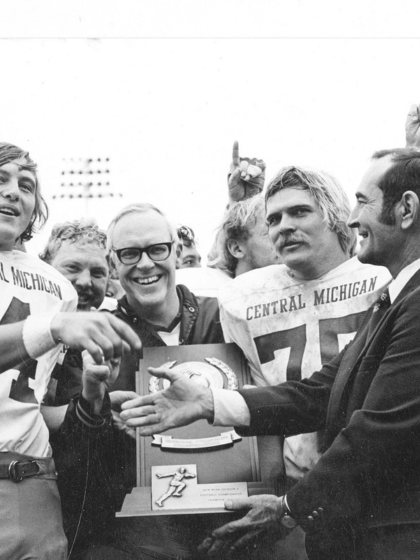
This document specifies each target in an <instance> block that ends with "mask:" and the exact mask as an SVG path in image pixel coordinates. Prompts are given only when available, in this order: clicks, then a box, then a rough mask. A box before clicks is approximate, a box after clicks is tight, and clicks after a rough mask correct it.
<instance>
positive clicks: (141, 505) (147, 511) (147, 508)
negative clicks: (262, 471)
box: [115, 482, 275, 517]
mask: <svg viewBox="0 0 420 560" xmlns="http://www.w3.org/2000/svg"><path fill="white" fill-rule="evenodd" d="M246 484H247V488H248V496H255V495H258V494H274V493H275V492H274V488H273V487H272V486H267V484H265V483H264V482H248V483H246ZM211 513H225V514H226V513H230V514H232V513H234V512H232V511H228V510H226V509H224V508H220V507H217V508H194V509H189V508H184V509H170V510H156V509H153V508H152V489H151V487H150V486H137V487H136V488H133V490H132V491H131V492H130V494H127V495H126V497H125V500H124V503H123V506H122V508H121V511H119V512H117V513H116V514H115V515H116V517H146V516H147V517H152V516H163V515H166V516H167V515H192V514H194V515H197V514H211Z"/></svg>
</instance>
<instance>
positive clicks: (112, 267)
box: [106, 253, 118, 280]
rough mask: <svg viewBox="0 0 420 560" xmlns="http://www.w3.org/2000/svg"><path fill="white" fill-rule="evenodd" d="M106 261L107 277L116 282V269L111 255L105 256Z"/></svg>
mask: <svg viewBox="0 0 420 560" xmlns="http://www.w3.org/2000/svg"><path fill="white" fill-rule="evenodd" d="M106 260H107V262H108V268H109V277H110V278H114V280H118V272H117V267H116V266H115V262H114V257H113V256H112V253H108V254H107V256H106Z"/></svg>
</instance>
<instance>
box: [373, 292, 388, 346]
mask: <svg viewBox="0 0 420 560" xmlns="http://www.w3.org/2000/svg"><path fill="white" fill-rule="evenodd" d="M390 305H391V300H390V298H389V291H388V288H387V289H386V290H385V291H384V292H382V294H381V296H380V298H379V299H378V301H377V302H376V303H375V305H374V306H373V311H372V315H371V318H370V321H369V332H368V334H369V335H370V334H371V333H372V332H373V331H374V330H375V328H376V326H377V325H378V324H379V321H380V320H381V319H382V317H383V316H384V315H385V313H386V312H387V311H388V309H389V307H390Z"/></svg>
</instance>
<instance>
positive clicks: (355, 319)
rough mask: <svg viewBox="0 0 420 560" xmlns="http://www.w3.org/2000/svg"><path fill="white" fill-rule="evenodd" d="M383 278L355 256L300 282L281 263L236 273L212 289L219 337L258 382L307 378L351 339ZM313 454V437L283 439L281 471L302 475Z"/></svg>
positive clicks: (383, 272)
mask: <svg viewBox="0 0 420 560" xmlns="http://www.w3.org/2000/svg"><path fill="white" fill-rule="evenodd" d="M390 281H391V276H390V274H389V272H388V271H387V269H385V268H383V267H377V266H371V265H364V264H362V263H360V261H359V260H358V259H357V258H356V257H354V258H352V259H350V260H348V261H346V262H345V263H343V264H341V265H340V266H338V267H337V268H334V269H333V270H331V271H330V272H328V273H327V274H325V275H324V276H322V277H321V278H317V279H316V280H311V281H306V282H305V281H298V280H296V279H294V278H293V277H292V276H290V271H289V269H288V268H287V267H286V266H285V265H273V266H269V267H266V268H260V269H257V270H253V271H251V272H248V273H246V274H242V275H240V276H238V277H237V278H235V279H234V280H232V281H231V282H229V283H228V284H226V285H225V286H223V287H222V288H221V290H220V292H219V304H220V317H221V321H222V327H223V332H224V335H225V339H226V342H236V344H237V345H238V346H240V347H241V348H242V350H243V352H244V353H245V356H246V358H247V360H248V363H249V366H250V368H251V375H252V378H253V380H254V382H255V384H256V385H258V386H267V385H277V384H279V383H282V382H284V381H286V380H288V381H290V380H299V379H302V378H306V377H309V376H311V375H312V373H313V372H314V371H316V370H318V369H320V368H321V366H322V364H323V363H327V362H329V361H330V360H331V359H332V358H333V357H334V356H336V355H337V354H338V353H339V352H340V351H341V350H342V349H343V348H344V347H345V346H346V344H348V343H349V342H350V341H351V340H352V339H353V337H354V335H355V334H356V331H357V329H358V328H359V326H360V324H361V322H362V319H363V315H364V312H365V311H366V310H367V309H368V308H369V307H370V306H371V305H372V303H373V302H374V301H375V300H377V299H378V297H379V295H380V293H381V291H382V290H383V289H384V288H385V287H386V286H387V285H388V284H389V282H390ZM319 456H320V454H319V452H318V445H317V439H316V437H315V434H310V435H309V434H305V435H301V436H295V437H293V438H288V439H287V440H286V443H285V446H284V459H285V466H286V473H287V475H288V476H291V477H293V478H299V477H301V476H303V474H304V473H305V472H306V471H307V470H308V469H309V468H311V467H312V466H313V465H314V464H315V463H316V461H317V460H318V459H319Z"/></svg>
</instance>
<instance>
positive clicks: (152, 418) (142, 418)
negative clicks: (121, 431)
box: [120, 367, 213, 436]
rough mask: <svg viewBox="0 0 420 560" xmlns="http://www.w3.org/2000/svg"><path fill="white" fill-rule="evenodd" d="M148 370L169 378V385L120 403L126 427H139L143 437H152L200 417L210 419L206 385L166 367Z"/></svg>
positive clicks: (156, 375)
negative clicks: (160, 389) (203, 385)
mask: <svg viewBox="0 0 420 560" xmlns="http://www.w3.org/2000/svg"><path fill="white" fill-rule="evenodd" d="M149 373H151V374H152V375H154V376H155V377H162V378H165V379H168V380H169V381H170V382H171V385H170V386H169V387H168V388H167V389H164V390H163V391H158V392H156V393H151V394H149V395H145V396H144V397H137V398H134V399H131V400H129V401H126V402H125V403H123V404H122V406H121V410H122V412H121V415H120V416H121V419H122V420H123V421H124V422H125V424H126V426H128V427H129V428H139V434H140V435H142V436H151V435H153V434H159V433H161V432H165V431H166V430H169V429H170V428H175V427H177V426H185V425H186V424H191V423H192V422H195V421H196V420H199V419H200V418H206V419H208V420H211V419H212V418H213V395H212V392H211V390H210V389H209V388H207V387H202V386H201V385H199V384H198V383H196V382H194V381H192V380H191V379H190V378H189V376H188V375H186V374H185V373H183V372H175V371H173V370H171V369H169V368H167V367H160V368H151V367H150V368H149Z"/></svg>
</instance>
